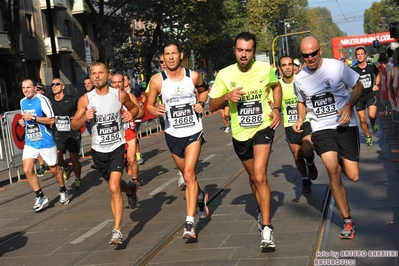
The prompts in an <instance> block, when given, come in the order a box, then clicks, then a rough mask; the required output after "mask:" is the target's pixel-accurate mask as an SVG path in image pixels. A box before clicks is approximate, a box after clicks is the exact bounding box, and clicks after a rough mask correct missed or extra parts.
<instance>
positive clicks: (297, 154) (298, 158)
mask: <svg viewBox="0 0 399 266" xmlns="http://www.w3.org/2000/svg"><path fill="white" fill-rule="evenodd" d="M288 146H289V148H290V150H291V152H292V156H293V157H294V161H295V166H296V168H298V171H299V173H300V174H301V176H302V177H307V175H308V173H307V172H306V163H305V160H304V158H303V156H302V152H301V145H298V144H288Z"/></svg>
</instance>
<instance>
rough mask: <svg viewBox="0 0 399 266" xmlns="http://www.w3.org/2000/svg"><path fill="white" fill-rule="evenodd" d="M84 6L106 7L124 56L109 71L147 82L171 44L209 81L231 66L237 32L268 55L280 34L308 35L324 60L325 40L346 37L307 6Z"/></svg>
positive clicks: (293, 50) (284, 0)
mask: <svg viewBox="0 0 399 266" xmlns="http://www.w3.org/2000/svg"><path fill="white" fill-rule="evenodd" d="M85 1H86V2H90V4H91V6H92V7H95V8H94V9H93V8H90V10H92V11H93V10H95V11H96V12H99V11H100V10H101V5H104V6H105V7H106V8H104V15H105V17H106V19H104V21H105V22H104V23H109V24H110V25H111V28H112V32H113V35H114V45H115V47H123V49H120V55H123V56H122V57H119V58H117V60H115V62H114V64H113V66H112V67H113V68H114V69H117V68H120V70H124V71H126V70H127V69H130V70H131V69H140V70H141V73H142V74H144V76H145V79H146V80H147V81H148V79H149V78H150V77H151V75H152V74H154V73H155V72H156V71H158V70H159V69H158V66H157V59H158V55H159V54H160V52H161V50H162V44H163V43H164V42H165V41H166V40H170V39H177V40H179V41H180V43H181V45H182V49H183V52H184V54H185V55H186V56H187V57H189V56H190V53H191V51H193V52H194V54H195V60H196V62H200V61H201V62H204V61H205V62H207V69H208V75H209V74H210V73H209V69H215V70H218V69H220V68H223V67H225V66H227V65H229V64H232V63H234V62H235V58H234V55H233V52H232V47H233V45H234V44H233V40H234V38H235V36H236V35H237V34H238V33H240V32H242V31H251V32H252V33H254V34H255V35H256V36H257V39H258V47H257V51H258V52H268V53H270V51H271V50H272V47H271V45H272V41H273V39H274V38H275V37H276V36H278V35H284V33H285V30H287V33H289V34H292V33H295V32H303V31H305V30H311V31H312V34H313V35H314V36H316V37H317V38H318V39H319V40H320V42H321V43H322V44H323V45H325V47H323V54H324V55H325V56H329V55H331V51H330V50H331V49H330V48H329V45H328V43H329V42H330V39H331V38H332V37H336V36H342V35H344V34H345V33H343V32H342V31H341V30H340V29H339V27H338V26H337V25H336V24H335V23H333V21H332V17H331V13H330V11H329V10H328V9H326V8H308V2H307V0H274V1H266V0H162V1H161V0H135V1H127V0H109V1H107V2H104V0H96V1H94V0H85ZM88 6H89V7H90V5H88ZM116 10H119V11H118V12H116ZM133 19H134V21H136V22H137V21H140V22H142V23H143V24H142V26H143V27H140V28H137V29H136V27H135V25H134V24H132V23H131V21H132V20H133ZM284 20H286V21H289V22H290V27H286V28H285V27H284ZM280 38H282V37H280ZM302 38H303V35H302V34H298V35H293V36H289V37H288V43H289V51H290V55H291V56H293V57H299V43H300V41H301V39H302ZM279 45H280V44H279V42H276V45H275V49H276V50H281V47H279ZM196 67H198V65H197V66H194V68H196ZM122 68H124V69H122ZM211 78H212V77H209V79H211Z"/></svg>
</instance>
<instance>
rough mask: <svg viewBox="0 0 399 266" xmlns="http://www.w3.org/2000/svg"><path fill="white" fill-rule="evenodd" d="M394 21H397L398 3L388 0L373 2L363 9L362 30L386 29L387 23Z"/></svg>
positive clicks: (366, 31) (380, 30)
mask: <svg viewBox="0 0 399 266" xmlns="http://www.w3.org/2000/svg"><path fill="white" fill-rule="evenodd" d="M395 21H399V13H398V4H396V3H394V2H392V1H389V0H382V1H380V2H374V3H373V4H372V5H371V7H370V8H368V9H366V10H365V11H364V26H363V27H364V32H365V33H376V32H383V31H388V30H389V23H390V22H395Z"/></svg>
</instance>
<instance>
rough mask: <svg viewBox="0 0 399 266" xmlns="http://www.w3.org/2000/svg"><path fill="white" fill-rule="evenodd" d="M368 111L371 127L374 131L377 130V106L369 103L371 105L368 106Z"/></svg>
mask: <svg viewBox="0 0 399 266" xmlns="http://www.w3.org/2000/svg"><path fill="white" fill-rule="evenodd" d="M367 112H368V115H369V119H370V124H371V127H372V129H373V131H374V132H377V131H378V129H379V128H378V124H376V123H377V122H376V121H375V120H376V119H377V106H376V105H369V107H368V108H367Z"/></svg>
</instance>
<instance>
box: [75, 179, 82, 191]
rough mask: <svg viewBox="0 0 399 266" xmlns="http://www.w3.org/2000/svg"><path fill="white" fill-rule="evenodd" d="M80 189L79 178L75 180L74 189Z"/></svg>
mask: <svg viewBox="0 0 399 266" xmlns="http://www.w3.org/2000/svg"><path fill="white" fill-rule="evenodd" d="M81 187H82V180H81V179H80V178H76V179H75V189H79V188H81Z"/></svg>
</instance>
